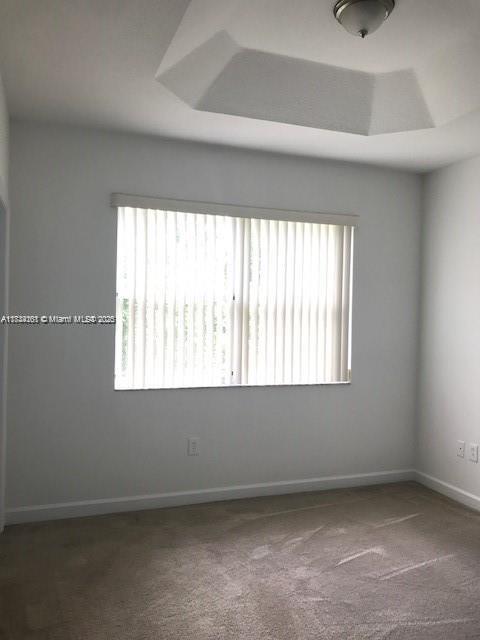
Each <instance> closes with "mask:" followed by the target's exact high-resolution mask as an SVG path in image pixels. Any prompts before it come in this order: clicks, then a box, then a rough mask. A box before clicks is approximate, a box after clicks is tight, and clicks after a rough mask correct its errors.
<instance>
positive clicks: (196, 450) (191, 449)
mask: <svg viewBox="0 0 480 640" xmlns="http://www.w3.org/2000/svg"><path fill="white" fill-rule="evenodd" d="M187 455H189V456H199V455H200V439H199V438H188V441H187Z"/></svg>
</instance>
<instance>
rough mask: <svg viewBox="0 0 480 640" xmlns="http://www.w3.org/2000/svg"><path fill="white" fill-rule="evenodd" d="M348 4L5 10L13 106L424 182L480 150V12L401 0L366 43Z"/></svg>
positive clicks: (15, 4)
mask: <svg viewBox="0 0 480 640" xmlns="http://www.w3.org/2000/svg"><path fill="white" fill-rule="evenodd" d="M333 4H334V0H295V1H292V0H135V1H132V0H41V1H40V0H21V1H19V0H0V69H1V72H2V75H3V78H4V83H5V86H6V90H7V99H8V103H9V109H10V112H11V114H12V115H13V116H14V117H17V118H27V119H35V120H41V121H48V122H52V121H55V122H62V123H72V124H81V125H87V126H94V127H100V128H107V129H114V130H123V131H132V132H139V133H146V134H154V135H161V136H168V137H178V138H183V139H191V140H199V141H208V142H213V143H220V144H229V145H235V146H244V147H252V148H257V149H265V150H272V151H280V152H287V153H294V154H302V155H312V156H318V157H323V158H325V157H328V158H336V159H343V160H354V161H362V162H369V163H375V164H383V165H387V166H392V167H401V168H408V169H412V170H419V171H426V170H429V169H432V168H436V167H438V166H442V165H444V164H448V163H450V162H454V161H456V160H459V159H461V158H465V157H469V156H472V155H475V154H480V38H479V37H478V36H479V35H480V1H479V0H455V1H453V0H397V6H396V8H395V10H394V12H393V14H392V16H391V18H390V19H389V20H388V21H387V22H386V23H385V25H383V27H382V28H381V29H380V30H379V31H378V32H377V33H375V34H373V35H372V36H370V37H369V38H367V39H366V40H364V41H363V40H361V39H360V38H354V37H352V36H350V35H349V34H347V33H346V32H345V31H343V29H342V28H341V27H340V26H339V25H338V24H337V23H336V21H335V19H334V18H333V13H332V6H333ZM212 43H213V45H212ZM219 43H220V44H219ZM212 46H213V53H212ZM215 47H217V48H215ZM205 52H207V53H205ZM232 52H233V54H232ZM239 52H240V53H241V55H240V56H239V55H238V53H239ZM230 54H232V56H233V58H234V64H231V63H230V62H229V61H231V59H232V56H231V55H230ZM236 54H237V55H236ZM229 56H230V58H229ZM270 69H273V71H274V74H273V75H272V73H270V71H269V70H270ZM227 71H228V73H227ZM318 72H321V73H320V75H318ZM262 74H264V75H262ZM321 74H323V75H321ZM274 76H275V78H274ZM302 78H303V79H302ZM359 78H361V79H365V80H366V82H365V84H362V85H361V86H360V85H359V86H358V87H357V84H358V82H357V81H358V79H359ZM378 78H381V83H380V85H381V86H380V88H378V90H376V91H374V90H373V89H372V88H371V82H373V84H374V85H375V86H376V83H377V79H378ZM266 80H268V82H266ZM274 80H275V81H274ZM317 85H318V87H317ZM167 87H168V88H167ZM332 87H334V88H335V87H337V89H336V90H338V91H340V90H341V91H344V90H345V87H346V88H347V90H348V91H347V93H346V94H343V93H341V92H340V93H338V95H337V98H336V101H337V102H335V100H334V99H333V98H331V96H332ZM338 87H340V89H338ZM343 95H346V96H348V99H343V97H342V96H343ZM338 96H340V98H338ZM336 104H341V105H343V108H342V109H340V110H339V109H337V108H335V105H336ZM419 127H431V128H428V129H419ZM329 129H330V130H329ZM332 129H333V130H332ZM342 129H343V131H339V130H342ZM399 129H401V130H403V129H417V130H413V131H407V132H400V133H387V134H385V133H383V131H391V130H399ZM348 131H356V132H357V133H349V132H348ZM359 133H360V134H364V135H358V134H359ZM367 134H370V135H367ZM371 134H377V135H371Z"/></svg>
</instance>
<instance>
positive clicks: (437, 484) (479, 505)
mask: <svg viewBox="0 0 480 640" xmlns="http://www.w3.org/2000/svg"><path fill="white" fill-rule="evenodd" d="M415 479H416V480H417V482H420V484H424V485H425V486H426V487H428V488H429V489H433V490H434V491H438V493H441V494H443V495H444V496H447V497H448V498H452V500H455V501H456V502H460V503H461V504H463V505H465V506H466V507H470V509H475V511H480V497H479V496H476V495H474V494H473V493H469V492H468V491H464V490H463V489H460V488H459V487H456V486H455V485H453V484H449V483H448V482H444V481H443V480H439V479H438V478H434V477H433V476H429V475H428V474H426V473H423V471H416V472H415Z"/></svg>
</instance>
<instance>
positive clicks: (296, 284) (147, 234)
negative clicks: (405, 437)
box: [115, 206, 354, 389]
mask: <svg viewBox="0 0 480 640" xmlns="http://www.w3.org/2000/svg"><path fill="white" fill-rule="evenodd" d="M202 210H205V209H204V207H203V208H202ZM278 215H279V216H280V212H278ZM311 217H312V216H310V219H311ZM338 217H339V219H341V218H342V217H341V216H338ZM310 219H309V220H310ZM319 219H320V220H321V217H319ZM353 230H354V227H353V225H352V224H337V223H335V224H331V223H329V224H323V223H316V222H311V221H297V220H292V219H279V218H274V217H273V214H272V218H270V219H266V218H265V217H253V216H252V217H247V216H246V215H242V216H234V215H219V214H218V213H215V214H208V213H203V212H202V213H194V212H190V211H179V210H164V209H156V208H136V207H129V206H119V207H118V237H117V242H118V247H117V325H116V348H115V388H116V389H154V388H179V387H221V386H232V385H300V384H321V383H339V382H349V381H350V343H351V330H350V328H351V287H352V254H353Z"/></svg>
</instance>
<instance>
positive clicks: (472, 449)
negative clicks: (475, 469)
mask: <svg viewBox="0 0 480 640" xmlns="http://www.w3.org/2000/svg"><path fill="white" fill-rule="evenodd" d="M468 459H469V460H470V462H478V444H474V443H473V442H471V443H470V444H469V445H468Z"/></svg>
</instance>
